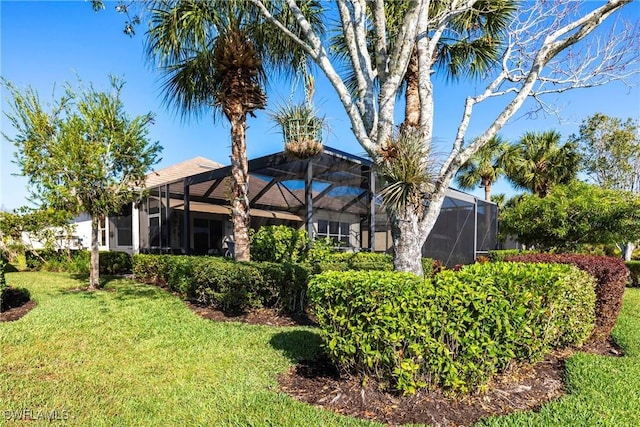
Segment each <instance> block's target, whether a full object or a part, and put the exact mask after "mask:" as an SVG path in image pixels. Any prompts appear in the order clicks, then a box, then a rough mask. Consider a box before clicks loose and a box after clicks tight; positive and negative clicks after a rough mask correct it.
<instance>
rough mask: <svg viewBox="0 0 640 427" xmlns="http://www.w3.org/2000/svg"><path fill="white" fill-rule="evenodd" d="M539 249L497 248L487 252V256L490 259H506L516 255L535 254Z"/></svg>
mask: <svg viewBox="0 0 640 427" xmlns="http://www.w3.org/2000/svg"><path fill="white" fill-rule="evenodd" d="M535 253H538V251H528V250H522V249H496V250H493V251H489V252H487V257H488V258H489V260H490V261H493V262H495V261H504V260H505V258H507V257H511V256H516V255H525V254H535Z"/></svg>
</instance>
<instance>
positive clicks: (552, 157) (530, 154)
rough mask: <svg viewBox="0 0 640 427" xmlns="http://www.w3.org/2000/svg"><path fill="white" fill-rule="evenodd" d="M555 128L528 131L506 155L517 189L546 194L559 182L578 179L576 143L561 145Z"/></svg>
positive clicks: (509, 170)
mask: <svg viewBox="0 0 640 427" xmlns="http://www.w3.org/2000/svg"><path fill="white" fill-rule="evenodd" d="M560 139H561V135H560V133H558V132H556V131H546V132H527V133H525V134H524V135H523V136H522V138H520V141H519V142H518V143H517V144H516V145H515V146H513V147H511V148H510V149H509V150H507V152H506V153H505V156H504V165H505V169H506V172H507V173H506V175H507V178H508V179H509V180H510V181H511V182H512V183H513V184H514V186H516V187H517V188H521V189H525V190H529V191H531V192H532V193H533V194H535V195H537V196H539V197H545V196H546V195H547V194H549V191H551V189H552V188H553V186H554V185H557V184H568V183H569V182H571V181H572V180H573V179H575V178H576V176H577V174H578V168H579V165H580V159H581V157H580V154H578V151H577V146H576V144H574V143H572V142H567V143H566V144H564V145H560Z"/></svg>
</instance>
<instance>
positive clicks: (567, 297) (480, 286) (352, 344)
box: [309, 263, 595, 394]
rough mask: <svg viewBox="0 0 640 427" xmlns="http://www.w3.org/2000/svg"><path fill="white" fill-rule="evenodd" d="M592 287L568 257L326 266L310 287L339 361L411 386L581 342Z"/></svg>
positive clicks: (471, 376)
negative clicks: (419, 269)
mask: <svg viewBox="0 0 640 427" xmlns="http://www.w3.org/2000/svg"><path fill="white" fill-rule="evenodd" d="M594 286H595V281H594V279H593V278H592V277H590V276H589V275H588V274H586V273H584V272H581V271H579V270H577V269H575V268H573V267H571V266H557V265H531V264H506V263H485V264H476V265H472V266H468V267H464V268H462V269H461V271H459V272H454V271H444V272H442V273H440V274H438V275H437V276H436V277H435V278H434V279H433V280H429V279H427V280H421V279H419V278H417V277H416V276H414V275H412V274H409V273H397V272H384V271H350V272H348V273H346V272H335V271H334V272H325V273H322V274H319V275H317V276H314V277H313V278H312V279H311V281H310V284H309V296H310V300H311V302H312V304H313V308H314V312H315V314H316V317H317V319H318V323H319V324H320V327H321V334H322V337H323V340H324V348H325V351H326V352H327V353H328V355H329V357H330V358H331V360H332V361H333V362H334V363H335V364H336V366H338V368H339V369H341V370H342V371H343V372H347V373H360V374H364V375H368V376H372V377H375V378H377V379H378V380H379V381H380V383H381V384H387V385H391V386H392V387H394V388H395V389H397V390H399V391H401V392H403V393H405V394H411V393H414V392H415V391H416V390H417V388H420V387H425V386H435V385H440V386H443V387H445V388H447V389H449V390H452V391H455V392H467V391H469V390H471V389H473V388H476V387H479V386H481V385H482V384H483V383H485V382H486V381H487V379H488V378H489V377H490V376H491V375H492V374H494V373H496V372H498V371H499V370H501V369H503V368H505V367H506V366H507V365H508V364H509V363H510V362H511V361H513V360H521V361H523V360H536V359H539V358H541V357H542V356H543V354H544V353H545V352H546V351H548V350H549V349H550V348H556V347H563V346H567V345H579V344H581V343H582V342H584V340H585V339H586V338H587V337H588V336H589V334H590V333H591V331H592V328H593V310H594V301H595V295H594V290H593V289H594Z"/></svg>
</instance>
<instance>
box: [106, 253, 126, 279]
mask: <svg viewBox="0 0 640 427" xmlns="http://www.w3.org/2000/svg"><path fill="white" fill-rule="evenodd" d="M99 262H100V274H107V275H113V274H127V273H131V255H129V254H128V253H126V252H116V251H101V252H100V254H99Z"/></svg>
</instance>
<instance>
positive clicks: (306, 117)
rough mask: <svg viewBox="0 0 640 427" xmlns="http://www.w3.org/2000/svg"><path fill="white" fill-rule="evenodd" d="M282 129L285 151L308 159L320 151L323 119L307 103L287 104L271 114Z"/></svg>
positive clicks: (289, 154)
mask: <svg viewBox="0 0 640 427" xmlns="http://www.w3.org/2000/svg"><path fill="white" fill-rule="evenodd" d="M273 118H274V120H275V121H276V123H278V124H279V125H280V127H281V129H282V135H283V137H284V151H285V153H286V154H287V155H288V156H290V157H294V158H297V159H308V158H310V157H315V156H317V155H319V154H321V153H322V150H323V146H322V130H323V128H324V123H325V120H324V118H322V117H318V115H317V114H316V111H315V110H314V109H313V108H312V107H310V106H309V105H307V104H301V105H287V106H284V107H281V108H280V110H279V111H278V112H277V113H275V114H274V115H273Z"/></svg>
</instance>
